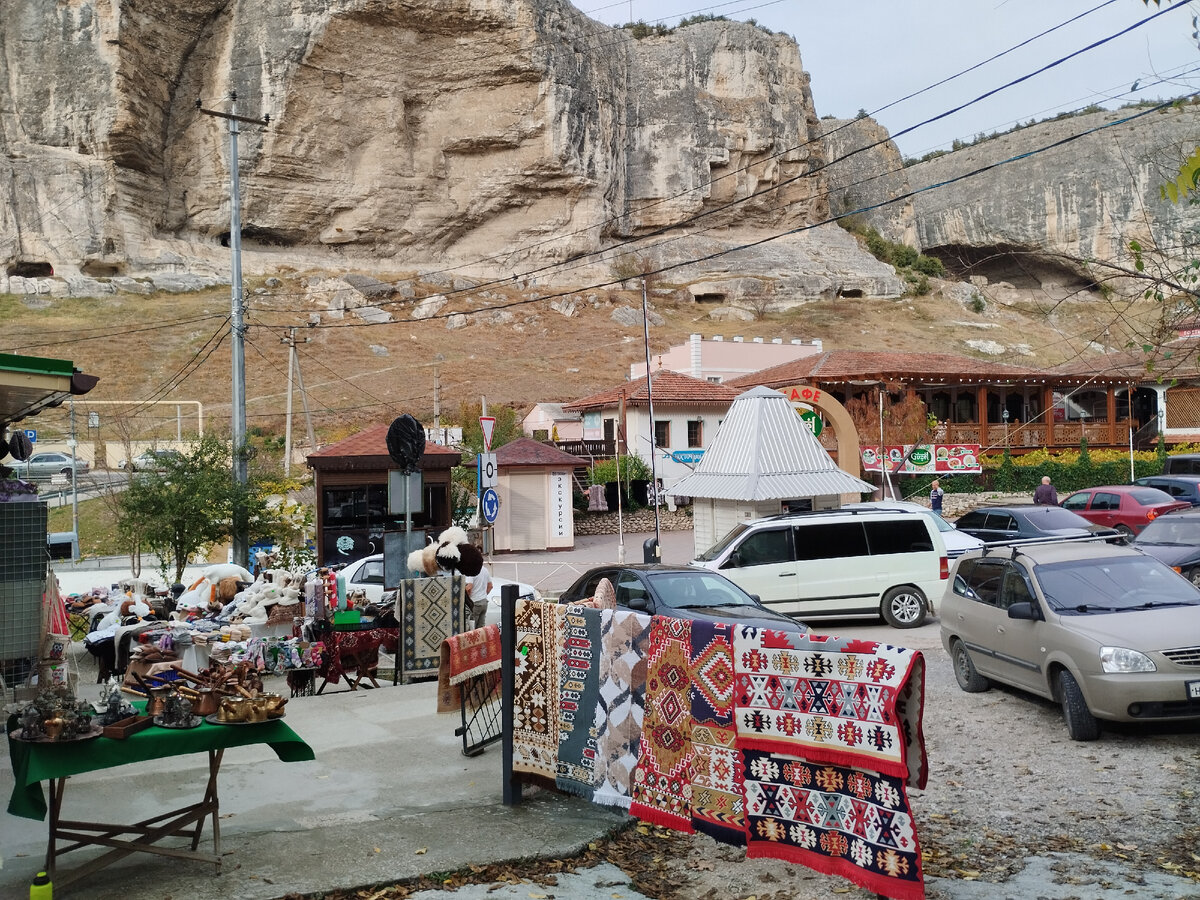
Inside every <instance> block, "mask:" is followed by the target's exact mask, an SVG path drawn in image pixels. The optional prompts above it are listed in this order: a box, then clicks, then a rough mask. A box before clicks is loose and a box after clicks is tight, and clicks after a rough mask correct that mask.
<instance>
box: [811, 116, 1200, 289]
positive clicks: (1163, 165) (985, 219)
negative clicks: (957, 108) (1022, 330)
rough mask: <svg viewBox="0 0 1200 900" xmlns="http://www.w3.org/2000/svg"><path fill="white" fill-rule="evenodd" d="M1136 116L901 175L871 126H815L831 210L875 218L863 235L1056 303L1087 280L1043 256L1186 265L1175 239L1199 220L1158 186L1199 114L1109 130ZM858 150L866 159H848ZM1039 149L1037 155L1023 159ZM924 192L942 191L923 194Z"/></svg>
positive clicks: (896, 159)
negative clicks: (1156, 254) (1139, 256)
mask: <svg viewBox="0 0 1200 900" xmlns="http://www.w3.org/2000/svg"><path fill="white" fill-rule="evenodd" d="M1137 112H1138V110H1134V109H1126V110H1120V111H1116V112H1100V113H1092V114H1090V115H1084V116H1073V117H1070V118H1064V119H1058V120H1055V121H1050V122H1042V123H1039V124H1036V125H1032V126H1029V127H1026V128H1022V129H1019V130H1017V131H1014V132H1011V133H1009V134H1005V135H1000V136H999V137H996V138H992V139H990V140H986V141H982V142H980V143H978V144H974V145H971V146H968V147H964V148H963V149H961V150H957V151H955V152H953V153H948V154H946V155H944V156H940V157H937V158H936V159H932V160H929V161H927V162H924V163H919V164H916V165H912V166H908V167H907V168H904V167H902V163H901V160H900V155H899V153H898V152H896V149H895V147H894V145H892V144H891V142H890V141H886V134H885V133H884V132H883V131H882V129H880V128H879V127H878V126H877V125H876V124H875V123H874V121H873V120H871V119H861V120H857V121H854V122H850V123H846V122H843V121H838V120H823V121H822V123H821V124H822V126H823V127H824V128H825V130H826V134H825V138H824V140H825V145H826V151H825V152H826V157H827V159H828V160H829V161H830V165H829V167H828V168H827V169H826V170H825V174H826V178H827V180H828V182H829V187H830V198H831V199H830V203H831V207H832V209H833V212H834V213H835V214H838V213H843V212H848V211H851V210H855V209H861V208H864V207H870V206H875V207H877V208H874V209H871V210H870V211H869V212H866V213H863V214H862V216H861V218H862V220H863V221H864V222H865V223H866V224H868V225H872V226H874V227H875V228H877V229H878V230H879V232H880V233H881V234H882V235H884V236H885V237H887V238H889V239H890V240H893V241H901V242H903V243H907V244H911V245H913V246H916V247H918V248H919V249H921V250H922V251H923V252H927V253H931V254H933V255H935V256H938V257H939V258H941V259H943V260H944V261H946V262H947V263H948V264H949V265H950V266H951V268H952V269H956V270H957V271H958V273H959V274H961V275H963V276H965V277H970V279H971V280H972V282H974V283H975V284H976V285H977V286H979V287H981V288H983V287H985V286H987V285H995V284H996V283H1006V284H1008V285H1012V286H1015V287H1021V288H1038V289H1040V290H1042V291H1044V292H1046V293H1047V295H1048V296H1051V297H1054V298H1057V297H1063V296H1068V295H1069V294H1070V293H1071V292H1072V289H1074V288H1078V287H1080V286H1083V285H1086V284H1087V283H1089V282H1090V280H1091V278H1090V277H1087V276H1085V275H1084V273H1083V272H1082V269H1081V267H1080V266H1078V265H1076V264H1072V263H1070V262H1069V261H1064V260H1062V259H1059V258H1056V257H1055V254H1064V255H1067V256H1070V257H1075V258H1077V259H1082V260H1104V261H1108V262H1112V263H1114V264H1116V265H1120V266H1125V267H1127V268H1132V267H1133V261H1132V259H1131V255H1130V251H1129V244H1130V242H1131V241H1138V242H1139V243H1141V244H1142V246H1143V247H1147V248H1167V251H1166V252H1167V258H1168V259H1171V257H1172V256H1173V254H1172V249H1174V251H1175V254H1181V255H1177V256H1176V258H1175V259H1174V262H1176V263H1178V262H1180V261H1186V260H1187V259H1190V257H1191V255H1192V254H1191V252H1190V251H1189V250H1188V248H1187V246H1186V244H1187V242H1181V241H1180V240H1179V239H1178V236H1179V235H1181V234H1185V233H1187V232H1195V230H1196V228H1197V227H1198V226H1200V210H1197V208H1196V207H1192V206H1189V205H1187V204H1171V203H1168V202H1166V201H1165V200H1163V199H1161V197H1160V196H1159V186H1160V185H1162V184H1163V183H1164V182H1166V181H1170V180H1173V179H1174V177H1175V174H1176V172H1177V171H1178V168H1179V165H1180V163H1181V161H1182V160H1183V158H1184V157H1186V156H1187V155H1189V154H1190V153H1191V151H1192V150H1193V149H1194V148H1195V147H1196V145H1197V142H1198V140H1200V109H1198V108H1197V107H1195V106H1182V107H1180V108H1169V109H1165V110H1162V111H1155V112H1150V113H1148V114H1147V115H1144V116H1141V117H1139V118H1136V119H1134V120H1132V121H1129V122H1126V123H1121V122H1120V120H1122V119H1125V118H1127V117H1130V116H1132V115H1135V114H1136V113H1137ZM1105 126H1107V127H1105ZM881 141H882V142H883V143H881ZM1060 142H1061V143H1060ZM1055 145H1059V146H1055ZM860 148H867V149H865V150H862V151H861V152H858V153H854V152H853V151H856V150H859V149H860ZM1039 148H1049V149H1046V150H1042V151H1041V152H1036V153H1033V154H1031V155H1028V156H1023V155H1024V154H1028V153H1030V151H1034V150H1038V149H1039ZM843 157H845V158H844V159H843ZM1010 160H1011V161H1010ZM881 173H887V174H881ZM931 185H945V186H944V187H937V188H934V189H932V190H923V189H924V188H927V187H929V186H931ZM910 192H911V193H912V196H911V197H909V198H907V199H904V200H900V201H899V202H888V201H892V200H894V199H895V198H897V197H901V196H903V195H905V194H908V193H910ZM1104 271H1105V270H1104V269H1103V268H1098V269H1096V272H1098V273H1100V274H1104ZM1093 277H1094V276H1093ZM989 292H991V291H989Z"/></svg>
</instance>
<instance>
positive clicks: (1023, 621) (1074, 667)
mask: <svg viewBox="0 0 1200 900" xmlns="http://www.w3.org/2000/svg"><path fill="white" fill-rule="evenodd" d="M941 614H942V615H941V638H942V644H943V646H945V648H946V652H947V653H949V654H950V658H951V660H952V662H953V665H954V675H955V678H956V680H957V681H958V685H959V687H961V688H962V689H963V690H964V691H967V692H968V693H975V692H978V691H986V690H987V689H988V688H989V687H990V686H991V682H992V681H998V682H1001V683H1003V684H1007V685H1010V686H1012V687H1016V688H1020V689H1021V690H1025V691H1029V692H1030V693H1033V694H1037V695H1039V696H1041V697H1046V698H1047V699H1050V700H1053V701H1055V702H1056V703H1059V704H1061V705H1062V710H1063V717H1064V718H1065V719H1066V724H1067V733H1068V734H1069V735H1070V737H1071V739H1072V740H1076V741H1090V740H1095V739H1096V738H1097V737H1099V734H1100V725H1099V721H1098V720H1101V719H1103V720H1110V721H1115V722H1146V721H1156V720H1164V719H1167V720H1192V719H1200V668H1197V666H1196V660H1197V658H1198V657H1200V646H1198V644H1200V637H1198V636H1200V588H1197V587H1196V586H1195V585H1193V584H1191V583H1190V582H1188V581H1187V580H1186V579H1184V578H1180V577H1179V575H1178V574H1176V573H1175V572H1173V571H1171V569H1170V568H1169V567H1167V566H1165V565H1164V564H1163V563H1161V562H1159V561H1158V560H1157V559H1154V558H1153V557H1150V556H1146V555H1145V554H1143V553H1140V552H1138V551H1137V550H1133V549H1130V548H1128V547H1118V546H1113V545H1110V544H1106V543H1101V542H1079V541H1059V542H1050V543H1045V544H1029V545H1025V546H1020V547H1015V548H1013V549H1012V550H1009V549H1008V548H1005V549H1004V550H1002V551H999V550H995V549H992V548H987V549H984V550H975V551H971V552H970V553H967V554H964V555H963V556H961V557H960V558H959V560H958V562H957V563H956V564H955V569H954V577H953V579H952V581H951V585H950V587H949V588H948V589H947V591H946V595H945V597H943V598H942V601H941Z"/></svg>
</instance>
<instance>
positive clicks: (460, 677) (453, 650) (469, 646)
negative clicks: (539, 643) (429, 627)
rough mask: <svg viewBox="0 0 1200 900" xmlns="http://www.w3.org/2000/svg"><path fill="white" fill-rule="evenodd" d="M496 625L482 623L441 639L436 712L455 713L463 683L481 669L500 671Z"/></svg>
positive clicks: (498, 640) (460, 704)
mask: <svg viewBox="0 0 1200 900" xmlns="http://www.w3.org/2000/svg"><path fill="white" fill-rule="evenodd" d="M500 653H501V651H500V626H499V625H485V626H483V628H473V629H471V630H470V631H464V632H463V633H462V634H452V635H450V637H448V638H446V639H445V640H444V641H442V648H441V654H440V656H439V662H438V705H437V711H438V712H440V713H444V712H458V710H459V708H460V707H461V706H462V687H463V683H464V682H465V681H467V680H468V679H470V678H474V677H475V676H476V675H481V674H483V673H484V672H498V671H499V670H500Z"/></svg>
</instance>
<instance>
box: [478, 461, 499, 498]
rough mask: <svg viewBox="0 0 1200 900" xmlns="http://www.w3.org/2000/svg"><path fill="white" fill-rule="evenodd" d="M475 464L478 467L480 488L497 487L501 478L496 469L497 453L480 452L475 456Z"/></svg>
mask: <svg viewBox="0 0 1200 900" xmlns="http://www.w3.org/2000/svg"><path fill="white" fill-rule="evenodd" d="M475 465H476V466H477V467H478V475H479V489H480V490H483V489H484V488H491V487H495V486H496V485H497V484H499V483H500V478H499V476H498V473H497V471H496V454H495V453H480V454H479V455H478V456H476V457H475Z"/></svg>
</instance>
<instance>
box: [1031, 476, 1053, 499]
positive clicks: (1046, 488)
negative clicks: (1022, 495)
mask: <svg viewBox="0 0 1200 900" xmlns="http://www.w3.org/2000/svg"><path fill="white" fill-rule="evenodd" d="M1033 503H1034V506H1058V491H1056V490H1055V489H1054V485H1052V484H1051V483H1050V476H1049V475H1043V476H1042V483H1041V484H1039V485H1038V486H1037V490H1035V491H1034V492H1033Z"/></svg>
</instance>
